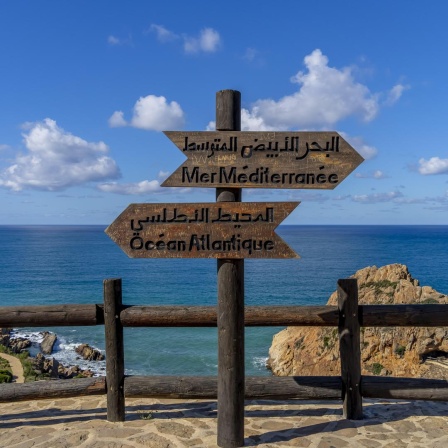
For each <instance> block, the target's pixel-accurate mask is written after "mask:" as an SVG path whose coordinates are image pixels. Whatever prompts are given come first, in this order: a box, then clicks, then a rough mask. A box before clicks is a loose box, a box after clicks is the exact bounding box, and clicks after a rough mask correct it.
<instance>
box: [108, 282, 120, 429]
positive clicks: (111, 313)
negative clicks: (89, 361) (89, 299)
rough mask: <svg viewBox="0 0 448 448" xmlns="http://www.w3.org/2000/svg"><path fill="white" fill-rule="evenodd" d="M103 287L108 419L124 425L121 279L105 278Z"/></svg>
mask: <svg viewBox="0 0 448 448" xmlns="http://www.w3.org/2000/svg"><path fill="white" fill-rule="evenodd" d="M103 287H104V330H105V339H106V389H107V420H108V421H109V422H124V414H125V412H124V407H125V401H124V348H123V326H122V325H121V322H120V311H121V306H122V294H121V278H116V279H108V280H104V282H103Z"/></svg>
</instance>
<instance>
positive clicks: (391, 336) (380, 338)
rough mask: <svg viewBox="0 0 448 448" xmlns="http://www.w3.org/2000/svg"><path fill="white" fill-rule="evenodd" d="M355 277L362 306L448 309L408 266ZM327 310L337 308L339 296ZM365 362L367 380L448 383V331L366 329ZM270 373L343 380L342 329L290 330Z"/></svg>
mask: <svg viewBox="0 0 448 448" xmlns="http://www.w3.org/2000/svg"><path fill="white" fill-rule="evenodd" d="M353 277H354V278H356V279H357V280H358V292H359V303H360V304H404V303H410V304H431V303H440V304H447V303H448V296H447V295H445V294H441V293H439V292H438V291H436V290H434V289H433V288H431V287H430V286H420V284H419V281H418V280H416V279H414V278H413V277H412V276H411V274H410V273H409V270H408V268H407V267H406V266H405V265H401V264H392V265H387V266H383V267H380V268H377V267H376V266H372V267H367V268H364V269H361V270H359V271H357V272H356V273H355V274H354V276H353ZM327 305H337V293H336V292H334V293H333V294H332V295H331V296H330V298H329V300H328V303H327ZM361 358H362V374H363V375H372V374H373V375H392V376H396V377H421V378H423V377H425V378H439V379H442V378H443V379H448V328H445V327H444V328H436V327H376V328H362V329H361ZM428 358H434V359H435V358H438V361H437V362H431V361H433V360H428ZM445 360H446V362H447V363H446V367H444V361H445ZM268 368H270V369H271V370H272V372H273V374H274V375H278V376H287V375H340V360H339V342H338V332H337V329H336V328H331V327H318V328H316V327H308V328H305V327H287V328H286V329H284V330H282V331H281V332H279V333H277V334H276V335H275V336H274V338H273V341H272V345H271V347H270V349H269V358H268Z"/></svg>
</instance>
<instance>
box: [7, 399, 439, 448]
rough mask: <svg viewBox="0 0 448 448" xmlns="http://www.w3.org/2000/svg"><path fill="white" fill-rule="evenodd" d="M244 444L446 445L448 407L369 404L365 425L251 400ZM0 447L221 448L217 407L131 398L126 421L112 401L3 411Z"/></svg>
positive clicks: (297, 404)
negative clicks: (111, 418) (114, 417)
mask: <svg viewBox="0 0 448 448" xmlns="http://www.w3.org/2000/svg"><path fill="white" fill-rule="evenodd" d="M245 410H246V416H245V446H252V447H253V446H258V447H292V446H294V447H310V448H331V447H333V448H341V447H356V448H360V447H361V448H362V447H368V448H376V447H388V448H408V447H421V448H426V447H434V448H446V447H448V403H444V402H423V401H414V402H407V401H382V402H378V401H377V402H375V401H373V400H365V401H364V414H365V419H364V420H361V421H349V420H344V419H343V418H342V411H341V403H340V402H331V401H318V402H317V401H285V402H278V401H248V402H246V408H245ZM0 431H1V436H0V446H1V447H5V448H6V447H8V448H10V447H11V448H28V447H42V448H44V447H45V448H53V447H55V448H56V447H57V448H69V447H81V448H87V447H88V448H103V447H104V448H106V447H107V448H131V447H154V448H176V447H202V448H207V447H215V446H217V444H216V432H217V419H216V402H215V401H210V400H205V401H204V400H158V399H143V398H140V399H127V400H126V421H125V422H123V423H110V422H107V421H106V397H105V396H94V397H83V398H70V399H57V400H53V399H52V400H38V401H27V402H16V403H6V404H5V403H4V404H2V405H1V415H0Z"/></svg>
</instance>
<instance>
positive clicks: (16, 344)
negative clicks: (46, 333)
mask: <svg viewBox="0 0 448 448" xmlns="http://www.w3.org/2000/svg"><path fill="white" fill-rule="evenodd" d="M28 347H31V341H30V340H28V339H25V338H14V339H10V340H9V348H10V349H11V350H12V351H13V352H14V353H20V352H22V351H23V350H26V349H27V348H28Z"/></svg>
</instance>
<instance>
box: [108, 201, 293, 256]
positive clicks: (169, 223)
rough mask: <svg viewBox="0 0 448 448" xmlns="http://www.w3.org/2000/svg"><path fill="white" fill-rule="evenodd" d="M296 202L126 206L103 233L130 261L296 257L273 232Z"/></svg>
mask: <svg viewBox="0 0 448 448" xmlns="http://www.w3.org/2000/svg"><path fill="white" fill-rule="evenodd" d="M298 204H299V203H298V202H266V203H263V202H252V203H242V202H233V203H232V202H222V203H215V202H212V203H202V204H197V203H195V204H184V203H180V204H131V205H129V206H128V207H127V208H126V210H125V211H124V212H123V213H122V214H121V215H120V216H119V217H118V218H117V219H116V220H115V221H114V222H113V223H112V224H111V225H110V226H109V227H108V228H107V229H106V233H107V234H108V235H109V236H110V237H111V238H112V240H114V241H115V242H116V243H117V244H118V245H119V246H120V247H121V248H122V249H123V251H124V252H125V253H126V254H127V255H128V256H129V257H131V258H161V257H163V258H297V257H298V255H297V254H296V253H295V252H294V251H293V250H292V249H291V248H290V247H289V246H288V245H287V244H286V243H285V242H284V241H283V240H282V239H281V238H280V237H279V236H278V235H277V234H276V233H275V232H274V229H275V228H276V227H277V226H278V225H279V224H280V223H281V221H283V219H285V218H286V217H287V216H288V215H289V214H290V213H291V212H292V210H294V209H295V208H296V207H297V205H298Z"/></svg>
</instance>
